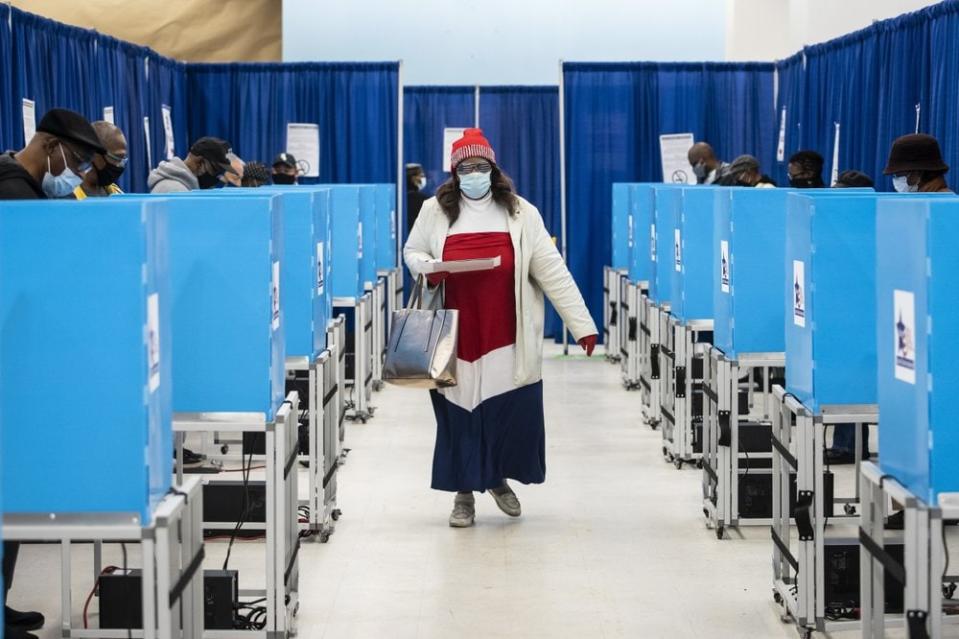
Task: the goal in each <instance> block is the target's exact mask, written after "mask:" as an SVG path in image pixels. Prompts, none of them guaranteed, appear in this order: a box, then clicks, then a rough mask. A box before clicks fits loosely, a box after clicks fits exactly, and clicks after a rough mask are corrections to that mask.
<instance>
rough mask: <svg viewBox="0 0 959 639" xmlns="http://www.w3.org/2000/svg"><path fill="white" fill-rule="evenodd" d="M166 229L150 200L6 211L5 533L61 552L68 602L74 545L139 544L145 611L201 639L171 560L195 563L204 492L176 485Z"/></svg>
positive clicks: (0, 274) (1, 294)
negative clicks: (170, 586) (170, 587)
mask: <svg viewBox="0 0 959 639" xmlns="http://www.w3.org/2000/svg"><path fill="white" fill-rule="evenodd" d="M168 221H169V220H168V210H167V207H166V206H165V205H164V203H163V202H160V201H157V202H151V203H144V202H139V201H133V200H130V201H107V200H105V199H104V200H100V201H97V202H93V201H90V202H83V203H77V202H49V201H30V202H12V201H8V202H0V329H2V330H0V336H2V337H0V370H2V378H3V383H2V384H0V422H2V423H3V425H4V428H3V429H2V446H0V468H2V485H3V501H2V506H3V519H4V522H3V523H4V530H3V535H4V538H5V539H6V540H15V541H34V542H38V541H39V542H60V543H61V544H62V552H61V560H62V565H61V569H62V571H63V575H64V579H63V580H62V582H61V593H60V594H61V601H67V602H69V601H70V596H71V588H72V579H71V560H70V557H71V539H77V538H78V535H82V536H80V537H79V538H82V539H85V540H90V541H94V542H95V543H96V544H97V547H98V548H99V545H100V544H102V543H104V542H109V543H119V542H125V543H136V544H140V545H141V546H142V548H141V554H142V561H143V565H144V566H145V567H147V566H148V567H149V571H148V572H147V573H146V574H145V576H144V578H143V579H142V580H141V594H142V595H143V597H144V599H143V601H148V599H147V597H153V598H154V600H155V601H156V605H155V606H154V605H151V606H149V607H148V606H146V605H144V607H143V609H142V610H141V611H140V614H142V618H143V619H146V620H148V621H149V623H150V624H151V625H152V626H154V627H155V628H159V629H160V631H161V632H160V634H161V636H162V635H165V636H171V635H170V634H169V633H172V632H173V631H174V629H176V632H177V633H178V632H180V630H182V631H183V632H184V636H191V637H197V638H198V637H199V636H200V634H199V633H200V632H202V618H203V613H202V610H201V609H200V605H201V602H202V586H201V585H200V584H199V580H196V582H194V579H193V575H192V574H188V573H189V571H187V570H185V569H180V568H178V566H180V565H182V566H186V565H188V564H189V563H190V562H192V561H194V559H195V558H197V557H198V556H201V554H202V531H201V528H200V511H201V509H202V494H201V491H200V488H199V483H198V482H196V481H187V482H181V483H179V484H178V485H177V487H176V490H177V491H178V493H179V494H171V492H170V491H171V487H172V484H171V477H172V456H173V455H172V452H173V434H172V430H171V408H172V406H171V401H172V393H173V384H172V369H173V366H174V364H173V358H172V357H171V354H172V350H173V343H174V340H173V331H172V321H171V320H172V308H173V305H174V301H173V300H174V295H173V291H172V288H171V277H170V275H171V274H170V265H169V261H168V255H169V254H168V247H169V228H168ZM51 401H52V402H54V403H55V405H57V406H59V407H61V408H62V409H63V410H61V411H60V412H58V413H57V414H56V417H55V418H53V419H51V418H50V416H49V415H47V411H46V410H45V409H46V407H47V406H49V405H50V404H51ZM51 469H53V470H52V471H51ZM105 469H106V470H108V472H105ZM80 530H82V531H83V532H82V533H79V532H78V531H80ZM162 558H166V559H165V560H163V559H162ZM171 561H172V563H171ZM181 561H182V562H183V563H182V564H181V563H180V562H181ZM154 564H156V566H155V567H156V570H154ZM180 579H182V580H183V583H184V585H185V588H184V589H183V590H182V591H181V592H180V593H178V594H177V595H176V596H169V594H168V592H167V591H162V594H163V596H162V597H159V596H157V593H158V590H162V585H163V583H164V582H165V583H171V582H174V581H177V580H180ZM62 614H63V616H64V628H65V630H66V631H67V632H69V629H70V628H71V626H72V622H71V621H70V616H71V611H70V610H64V611H62ZM154 636H156V635H154Z"/></svg>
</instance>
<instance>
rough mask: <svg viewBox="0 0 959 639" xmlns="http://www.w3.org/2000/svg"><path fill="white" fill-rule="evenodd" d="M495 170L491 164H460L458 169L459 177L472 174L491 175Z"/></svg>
mask: <svg viewBox="0 0 959 639" xmlns="http://www.w3.org/2000/svg"><path fill="white" fill-rule="evenodd" d="M492 170H493V165H492V164H490V163H489V162H476V163H475V164H460V165H459V166H457V167H456V174H457V175H469V174H470V173H476V172H479V173H489V172H490V171H492Z"/></svg>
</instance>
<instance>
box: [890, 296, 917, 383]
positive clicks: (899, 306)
mask: <svg viewBox="0 0 959 639" xmlns="http://www.w3.org/2000/svg"><path fill="white" fill-rule="evenodd" d="M892 308H893V316H892V321H893V324H894V328H895V330H894V331H893V348H894V349H895V356H896V357H895V360H894V361H895V362H896V364H895V366H896V370H895V376H896V379H898V380H900V381H903V382H907V383H909V384H915V383H916V296H915V295H914V294H913V293H912V292H911V291H900V290H898V289H897V290H894V291H893V292H892Z"/></svg>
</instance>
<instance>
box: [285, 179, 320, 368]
mask: <svg viewBox="0 0 959 639" xmlns="http://www.w3.org/2000/svg"><path fill="white" fill-rule="evenodd" d="M279 197H280V198H281V199H282V201H283V260H282V262H281V264H282V267H281V269H280V290H281V291H282V293H283V294H282V295H281V296H280V304H281V305H282V311H283V339H284V341H285V343H286V355H287V357H309V358H310V359H311V360H312V359H313V358H315V357H316V356H317V355H318V353H319V351H317V350H316V346H315V340H314V338H313V321H314V305H315V304H318V303H319V302H318V301H317V300H316V299H315V298H316V295H317V283H318V282H317V267H318V264H319V260H318V258H317V242H322V241H324V240H323V239H322V238H317V229H314V224H315V209H314V193H313V192H311V191H308V190H303V191H294V190H292V189H291V190H287V191H284V192H282V193H281V194H280V195H279ZM318 328H319V330H321V331H323V333H324V335H325V332H326V325H325V324H323V325H321V326H320V327H318ZM324 341H325V340H324Z"/></svg>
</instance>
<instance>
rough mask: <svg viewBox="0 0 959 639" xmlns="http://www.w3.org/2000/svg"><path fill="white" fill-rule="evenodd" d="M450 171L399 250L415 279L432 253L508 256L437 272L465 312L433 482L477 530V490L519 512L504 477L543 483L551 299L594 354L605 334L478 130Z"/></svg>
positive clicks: (436, 393)
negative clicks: (487, 266)
mask: <svg viewBox="0 0 959 639" xmlns="http://www.w3.org/2000/svg"><path fill="white" fill-rule="evenodd" d="M451 160H452V162H451V166H450V173H451V176H450V178H449V180H447V181H446V182H445V183H444V184H443V185H442V186H440V188H439V189H438V190H437V193H436V197H433V198H430V199H429V200H427V201H426V202H425V203H424V204H423V208H422V210H421V211H420V215H419V217H418V218H417V220H416V224H415V225H414V226H413V231H412V232H411V233H410V237H409V240H407V242H406V246H405V247H404V249H403V257H404V259H405V261H406V265H407V266H408V267H409V269H410V271H411V272H412V273H413V275H414V276H417V275H423V274H424V266H425V264H427V263H429V262H432V261H436V260H465V259H474V258H493V257H500V259H501V262H500V265H499V266H498V267H497V268H495V269H492V270H488V271H474V272H468V273H455V274H444V273H432V274H430V275H429V276H428V280H429V282H430V285H431V286H434V287H435V286H438V285H439V284H440V283H441V282H443V281H444V280H445V289H444V291H443V293H444V306H445V307H446V308H448V309H456V310H458V311H459V342H458V345H457V347H458V352H457V365H456V366H457V374H458V382H459V383H458V385H457V386H455V387H452V388H444V389H441V390H433V391H431V392H430V398H431V400H432V404H433V413H434V415H435V417H436V446H435V449H434V453H433V479H432V487H433V488H434V489H436V490H444V491H449V492H453V493H455V498H454V501H453V512H452V514H451V515H450V518H449V525H450V526H452V527H454V528H465V527H468V526H472V525H473V522H474V519H475V498H474V496H473V492H474V491H478V492H486V491H489V493H490V494H491V495H492V497H493V499H494V500H495V502H496V505H497V506H498V507H499V508H500V510H502V511H503V512H504V513H506V514H507V515H509V516H511V517H519V516H520V503H519V499H518V498H517V497H516V494H515V493H514V492H513V490H512V489H511V488H510V486H509V485H508V484H507V483H506V480H507V479H513V480H517V481H520V482H522V483H524V484H539V483H542V482H543V481H545V479H546V446H545V442H546V434H545V424H544V416H543V383H542V370H541V369H542V357H543V354H542V348H543V314H544V310H543V308H544V307H543V294H544V293H545V294H546V295H547V296H548V297H549V299H550V301H551V302H552V303H553V306H554V307H555V308H556V310H557V311H558V312H559V314H560V316H561V317H562V318H563V320H564V322H565V323H566V326H567V327H568V328H569V330H570V332H571V333H572V334H573V336H574V337H575V338H576V340H577V341H578V342H579V344H580V346H582V348H583V349H584V350H585V351H586V354H587V355H592V352H593V348H594V347H595V346H596V336H597V330H596V325H595V324H594V323H593V320H592V318H591V317H590V315H589V311H588V310H587V309H586V304H585V303H584V302H583V296H582V295H581V294H580V292H579V289H578V288H577V287H576V282H574V281H573V277H572V276H571V275H570V273H569V271H568V270H567V268H566V264H565V263H564V261H563V258H562V256H560V254H559V252H558V251H557V250H556V247H555V246H554V245H553V240H552V239H551V238H550V236H549V233H547V231H546V227H545V226H544V224H543V218H542V217H540V214H539V211H537V210H536V208H535V207H534V206H533V205H531V204H530V203H529V202H527V201H526V200H524V199H522V198H520V197H519V196H517V195H516V193H515V192H514V191H513V183H512V182H511V181H510V179H509V178H508V177H507V176H506V174H504V173H503V171H502V170H501V169H500V168H499V166H497V164H496V155H495V153H494V152H493V148H492V147H491V146H490V144H489V142H488V141H487V140H486V138H485V137H484V136H483V132H482V131H481V130H480V129H467V130H466V131H465V132H464V133H463V137H461V138H460V139H459V140H457V141H456V142H454V143H453V150H452V156H451Z"/></svg>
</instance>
